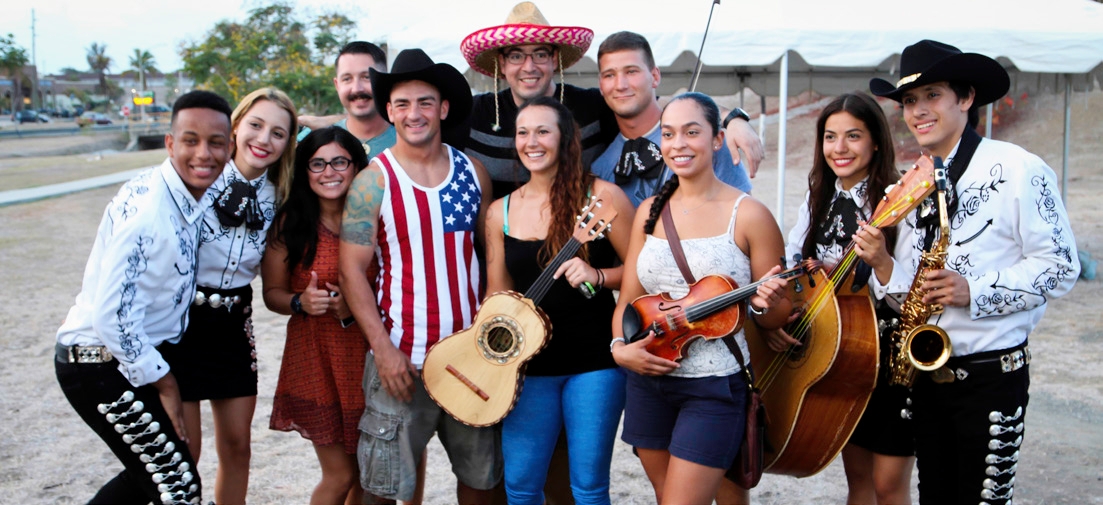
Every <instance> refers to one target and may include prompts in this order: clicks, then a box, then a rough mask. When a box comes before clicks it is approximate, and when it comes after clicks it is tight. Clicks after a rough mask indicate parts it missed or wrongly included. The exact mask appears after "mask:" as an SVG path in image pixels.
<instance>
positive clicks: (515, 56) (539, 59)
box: [504, 49, 552, 65]
mask: <svg viewBox="0 0 1103 505" xmlns="http://www.w3.org/2000/svg"><path fill="white" fill-rule="evenodd" d="M504 56H505V58H506V62H507V63H509V64H510V65H523V64H524V63H525V58H529V57H531V58H532V62H533V63H535V64H537V65H543V64H545V63H547V62H549V61H551V59H552V53H551V51H548V50H545V49H538V50H536V51H533V52H531V53H526V52H524V51H511V52H508V53H505V55H504Z"/></svg>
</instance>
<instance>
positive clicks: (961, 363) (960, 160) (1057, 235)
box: [859, 40, 1080, 505]
mask: <svg viewBox="0 0 1103 505" xmlns="http://www.w3.org/2000/svg"><path fill="white" fill-rule="evenodd" d="M900 70H901V71H900V75H901V76H902V77H901V78H900V79H899V80H898V81H896V82H895V83H892V82H889V81H886V80H884V79H873V80H871V81H870V83H869V84H870V90H871V91H872V92H873V94H875V95H878V96H883V97H888V98H891V99H893V100H895V101H897V102H900V103H901V105H902V106H903V110H904V121H905V122H906V123H907V125H908V129H909V130H911V132H912V134H913V135H915V138H916V140H918V141H919V144H920V145H921V146H922V147H923V148H924V149H927V150H928V151H929V153H930V154H931V155H932V156H937V157H941V158H943V159H944V160H945V161H946V162H947V166H948V168H949V179H950V184H951V186H950V188H949V190H948V191H947V192H946V193H947V203H948V205H947V207H948V217H949V224H950V237H949V246H948V249H947V252H948V255H947V261H946V263H945V268H944V269H942V270H934V271H930V272H928V273H927V275H926V281H925V282H924V283H923V284H922V286H921V287H920V289H921V290H922V291H923V292H924V293H925V294H924V295H923V298H922V302H923V303H924V304H941V305H943V306H944V307H945V311H944V312H942V313H941V314H935V315H933V316H931V318H930V320H929V323H930V324H935V325H937V326H939V327H941V328H942V329H944V330H945V331H946V332H947V334H948V335H949V337H950V341H951V344H952V348H953V350H952V355H951V357H950V359H949V361H948V362H947V363H946V365H945V366H944V367H942V368H940V369H938V370H935V371H934V372H931V373H922V374H921V375H920V376H919V378H918V379H917V380H916V383H915V386H914V388H913V389H912V394H911V401H912V403H911V414H912V416H913V417H912V419H913V420H914V424H915V429H916V433H915V437H916V443H915V447H916V459H917V461H918V465H919V500H920V503H921V504H939V505H941V504H948V503H989V504H997V503H1000V504H1002V503H1010V502H1011V498H1012V495H1013V491H1014V483H1015V478H1014V477H1015V469H1016V467H1017V464H1018V461H1019V450H1020V448H1021V444H1022V441H1023V437H1024V436H1025V424H1024V421H1025V419H1026V407H1027V399H1028V397H1027V388H1028V386H1029V384H1030V377H1029V370H1030V366H1029V364H1030V349H1029V348H1028V347H1027V337H1028V336H1029V335H1030V332H1031V331H1032V330H1033V329H1034V327H1035V325H1037V324H1038V322H1039V321H1040V320H1041V318H1042V315H1043V314H1044V313H1045V309H1046V301H1047V300H1048V299H1049V298H1050V297H1057V296H1061V295H1063V294H1065V293H1067V292H1068V291H1069V290H1070V289H1072V287H1073V284H1074V283H1075V281H1076V277H1077V275H1078V273H1079V270H1080V262H1079V259H1078V258H1077V252H1076V242H1075V239H1074V238H1073V234H1072V228H1071V227H1070V226H1069V219H1068V215H1067V213H1066V212H1065V206H1064V204H1063V203H1062V202H1061V198H1060V192H1059V191H1058V188H1057V182H1056V176H1055V175H1054V173H1053V170H1052V169H1050V168H1049V166H1047V165H1046V163H1045V162H1044V161H1042V159H1041V158H1039V157H1037V156H1035V155H1033V154H1031V153H1029V152H1027V151H1025V150H1024V149H1022V148H1021V147H1019V146H1016V145H1014V144H1009V143H1006V142H999V141H995V140H990V139H982V138H981V137H980V136H979V135H977V133H976V126H977V118H978V114H977V109H978V108H979V107H980V106H982V105H986V104H989V103H992V102H994V101H995V100H997V99H999V98H1000V97H1002V96H1003V95H1004V94H1005V93H1006V92H1007V89H1008V86H1009V79H1008V75H1007V72H1006V71H1004V69H1003V67H1002V66H1001V65H1000V64H999V63H998V62H996V61H995V60H993V59H991V58H989V57H986V56H983V55H980V54H974V53H962V52H961V51H960V50H958V49H957V48H956V47H953V46H949V45H946V44H943V43H940V42H934V41H931V40H923V41H920V42H917V43H916V44H914V45H911V46H908V47H907V48H905V49H904V51H903V53H902V54H901V57H900ZM921 209H923V207H921ZM916 216H918V217H914V216H912V217H909V218H908V220H907V224H906V225H903V226H905V227H909V228H910V227H911V226H914V233H913V232H912V231H913V230H901V233H900V240H899V241H898V243H897V245H896V255H895V256H896V263H895V265H894V268H893V269H892V277H891V279H890V280H889V282H888V284H887V285H884V286H882V285H877V286H875V288H874V289H878V290H882V292H884V290H886V289H887V291H888V293H890V294H893V295H894V296H895V297H896V298H897V299H898V300H902V299H903V295H906V294H907V292H908V291H909V289H910V287H911V284H912V280H913V278H914V276H915V274H916V268H917V265H918V259H919V255H920V253H921V252H922V251H923V250H927V249H929V248H930V247H931V244H933V243H934V242H935V241H934V239H935V237H936V235H937V232H936V231H935V230H937V229H938V227H939V217H938V215H937V210H932V211H930V212H924V211H922V210H920V211H917V214H916ZM863 234H867V235H873V234H877V232H876V230H875V229H870V228H867V227H863V230H862V231H860V232H859V235H863ZM877 284H879V282H878V283H877Z"/></svg>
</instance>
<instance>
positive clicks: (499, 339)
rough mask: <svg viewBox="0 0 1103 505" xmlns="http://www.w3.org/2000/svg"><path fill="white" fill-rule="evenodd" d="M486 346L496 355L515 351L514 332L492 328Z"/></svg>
mask: <svg viewBox="0 0 1103 505" xmlns="http://www.w3.org/2000/svg"><path fill="white" fill-rule="evenodd" d="M486 345H487V347H489V348H490V350H491V351H492V352H494V353H498V354H506V353H508V352H510V351H511V350H512V349H513V332H511V331H509V330H508V329H506V328H502V327H500V326H499V327H496V328H491V329H490V331H489V332H488V335H487V339H486Z"/></svg>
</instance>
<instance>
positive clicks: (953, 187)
mask: <svg viewBox="0 0 1103 505" xmlns="http://www.w3.org/2000/svg"><path fill="white" fill-rule="evenodd" d="M980 141H981V137H980V134H978V133H977V131H976V130H974V129H973V128H972V127H971V126H966V127H965V132H964V133H962V135H961V143H960V144H958V146H957V154H955V155H954V158H953V160H952V161H950V165H949V166H947V167H946V168H947V172H948V173H947V176H948V178H949V179H950V180H949V185H948V186H949V187H948V188H946V213H947V214H949V215H950V218H951V219H952V218H953V215H954V213H955V212H957V181H958V180H960V179H961V174H964V173H965V169H967V168H969V162H970V161H972V160H973V154H974V153H976V152H977V147H978V146H980ZM937 198H938V195H937V194H932V195H931V196H930V197H929V199H928V200H927V202H924V206H923V207H920V210H921V211H922V209H923V208H924V207H927V206H928V205H929V208H930V211H929V212H928V213H927V214H926V215H924V214H923V213H922V212H920V213H919V218H918V219H917V220H916V224H915V227H916V228H925V229H926V230H927V232H926V235H924V237H923V250H924V251H930V250H931V245H932V244H933V243H934V238H935V236H936V235H937V232H936V230H938V228H939V224H940V218H939V216H938V205H935V204H934V202H936V201H937V200H936V199H937ZM928 202H929V203H928Z"/></svg>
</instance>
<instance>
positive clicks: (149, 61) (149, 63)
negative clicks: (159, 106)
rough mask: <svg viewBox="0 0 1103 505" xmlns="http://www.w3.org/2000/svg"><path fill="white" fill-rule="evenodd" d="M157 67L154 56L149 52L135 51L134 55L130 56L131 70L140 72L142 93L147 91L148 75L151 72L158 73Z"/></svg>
mask: <svg viewBox="0 0 1103 505" xmlns="http://www.w3.org/2000/svg"><path fill="white" fill-rule="evenodd" d="M156 65H157V62H156V61H154V59H153V55H152V54H150V52H149V51H143V50H141V49H137V48H135V49H134V54H132V55H131V56H130V68H132V69H134V70H137V71H138V76H139V79H141V81H142V91H145V90H146V75H148V74H149V73H150V72H156V71H157V66H156Z"/></svg>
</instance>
